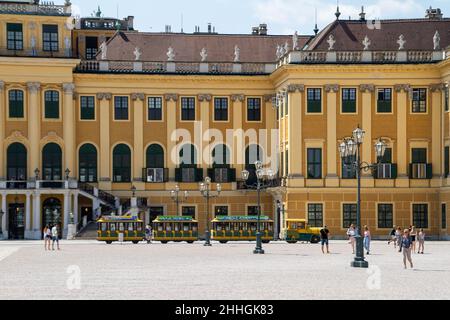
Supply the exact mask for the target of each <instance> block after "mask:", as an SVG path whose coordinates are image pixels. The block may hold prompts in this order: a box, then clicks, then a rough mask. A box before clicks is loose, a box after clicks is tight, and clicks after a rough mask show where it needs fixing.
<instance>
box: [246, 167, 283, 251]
mask: <svg viewBox="0 0 450 320" xmlns="http://www.w3.org/2000/svg"><path fill="white" fill-rule="evenodd" d="M255 167H256V183H253V184H247V181H248V179H249V177H250V172H249V171H248V170H244V171H242V179H243V180H244V182H245V186H246V187H247V188H249V189H254V190H256V191H257V192H258V222H257V231H256V248H255V250H254V251H253V253H254V254H264V250H263V248H262V234H261V190H263V189H267V188H269V187H271V186H272V182H273V178H274V176H275V175H274V173H273V171H272V170H270V169H269V170H265V169H263V166H262V162H261V161H256V162H255Z"/></svg>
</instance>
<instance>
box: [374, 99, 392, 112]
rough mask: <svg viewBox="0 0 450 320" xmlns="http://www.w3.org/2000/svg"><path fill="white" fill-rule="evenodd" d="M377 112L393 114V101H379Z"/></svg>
mask: <svg viewBox="0 0 450 320" xmlns="http://www.w3.org/2000/svg"><path fill="white" fill-rule="evenodd" d="M377 112H378V113H391V112H392V101H378V102H377Z"/></svg>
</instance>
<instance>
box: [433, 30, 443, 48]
mask: <svg viewBox="0 0 450 320" xmlns="http://www.w3.org/2000/svg"><path fill="white" fill-rule="evenodd" d="M440 43H441V36H440V35H439V31H437V30H436V33H435V34H434V37H433V50H439V49H440V48H441V44H440Z"/></svg>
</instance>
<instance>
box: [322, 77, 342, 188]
mask: <svg viewBox="0 0 450 320" xmlns="http://www.w3.org/2000/svg"><path fill="white" fill-rule="evenodd" d="M338 91H339V85H338V84H327V85H325V93H326V94H327V110H326V114H327V142H326V143H327V152H326V155H327V175H326V179H325V185H326V186H327V187H338V186H339V177H338V175H337V163H338V161H337V137H336V130H337V120H336V119H337V112H338V111H337V93H338Z"/></svg>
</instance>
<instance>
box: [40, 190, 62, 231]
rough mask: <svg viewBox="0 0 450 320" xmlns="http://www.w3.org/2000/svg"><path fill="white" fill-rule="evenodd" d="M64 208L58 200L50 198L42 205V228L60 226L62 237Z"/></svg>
mask: <svg viewBox="0 0 450 320" xmlns="http://www.w3.org/2000/svg"><path fill="white" fill-rule="evenodd" d="M61 209H62V206H61V201H60V200H59V199H57V198H48V199H46V200H45V201H44V202H43V203H42V228H44V227H45V226H49V227H53V226H54V225H58V227H59V233H60V237H61V235H62V213H61V212H62V211H61Z"/></svg>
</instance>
